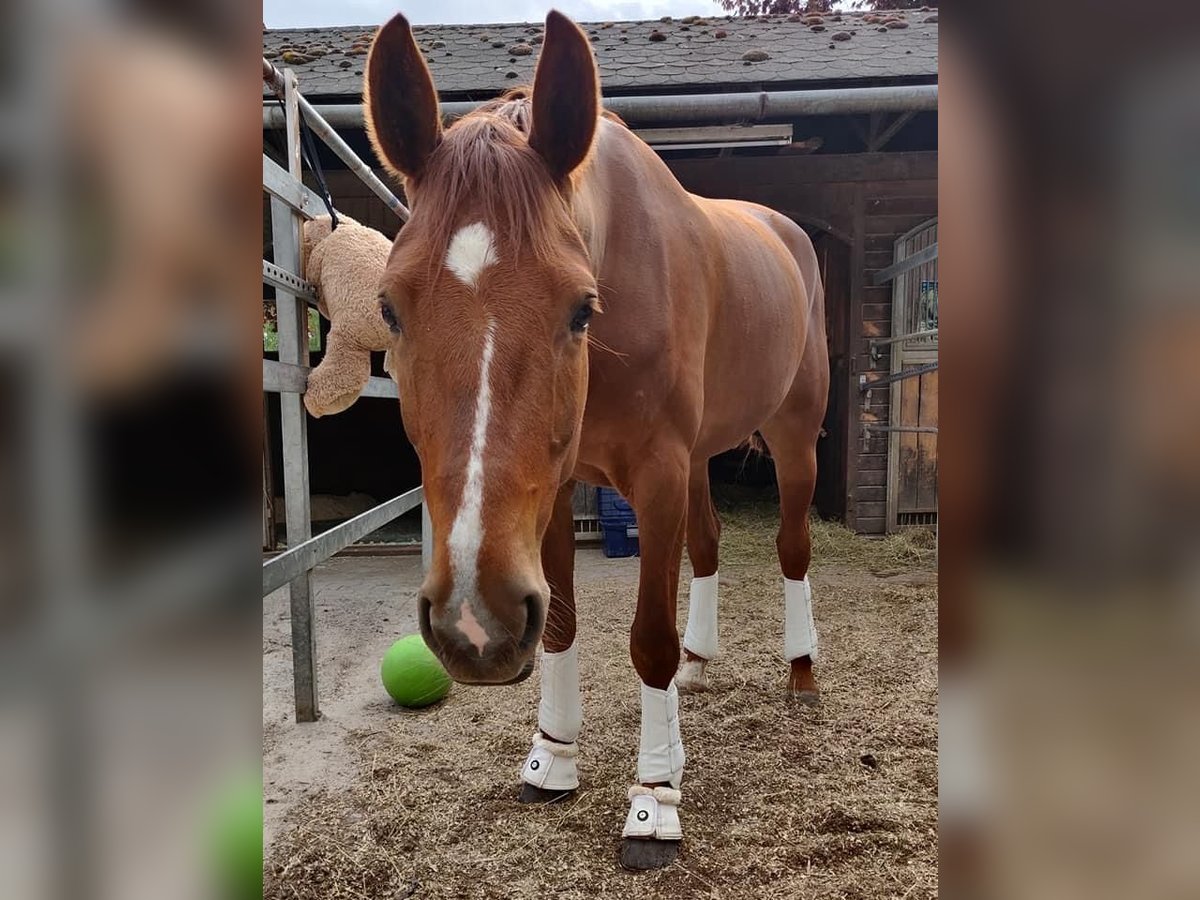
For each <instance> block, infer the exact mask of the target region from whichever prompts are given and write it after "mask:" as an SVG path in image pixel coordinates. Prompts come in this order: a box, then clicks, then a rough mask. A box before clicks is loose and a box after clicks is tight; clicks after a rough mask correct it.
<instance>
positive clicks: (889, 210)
mask: <svg viewBox="0 0 1200 900" xmlns="http://www.w3.org/2000/svg"><path fill="white" fill-rule="evenodd" d="M937 208H938V203H937V197H936V196H925V195H924V194H922V195H920V196H889V197H875V198H872V199H870V200H868V201H867V216H868V218H870V217H875V216H895V215H918V214H919V215H921V217H922V218H921V221H925V219H929V218H932V217H933V216H936V215H937Z"/></svg>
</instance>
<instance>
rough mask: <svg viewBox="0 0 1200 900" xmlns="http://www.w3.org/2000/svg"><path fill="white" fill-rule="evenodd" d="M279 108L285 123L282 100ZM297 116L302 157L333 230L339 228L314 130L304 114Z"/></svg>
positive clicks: (299, 112)
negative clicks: (310, 173)
mask: <svg viewBox="0 0 1200 900" xmlns="http://www.w3.org/2000/svg"><path fill="white" fill-rule="evenodd" d="M276 102H278V103H279V108H280V109H282V110H283V118H284V121H285V122H286V121H287V107H286V106H284V104H283V101H282V100H278V99H277V101H276ZM296 115H297V116H298V117H299V119H300V155H301V156H302V157H303V159H304V162H305V164H306V165H307V166H308V170H309V171H310V172H312V173H313V178H315V179H316V181H317V190H318V191H319V192H320V194H321V199H322V200H324V201H325V208H326V209H327V210H329V223H330V226H331V230H333V229H336V228H337V227H338V214H337V210H336V209H334V208H333V196H332V195H331V194H330V193H329V185H328V184H327V183H326V181H325V170H324V169H322V168H321V158H320V156H318V155H317V145H316V142H315V141H314V140H313V136H312V129H311V128H309V127H308V123H307V122H305V121H304V113H302V112H301V111H300V110H296Z"/></svg>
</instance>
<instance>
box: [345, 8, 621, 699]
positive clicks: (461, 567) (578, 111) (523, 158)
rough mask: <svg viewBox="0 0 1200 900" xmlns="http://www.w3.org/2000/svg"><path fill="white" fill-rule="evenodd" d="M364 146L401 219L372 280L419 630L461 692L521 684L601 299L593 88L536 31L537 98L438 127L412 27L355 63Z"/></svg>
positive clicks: (561, 21) (562, 47)
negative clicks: (587, 242)
mask: <svg viewBox="0 0 1200 900" xmlns="http://www.w3.org/2000/svg"><path fill="white" fill-rule="evenodd" d="M365 98H366V102H365V105H366V108H367V113H368V117H367V124H368V133H369V135H370V137H371V141H372V143H373V144H374V147H375V150H376V153H377V154H378V155H379V158H380V159H381V160H382V161H383V163H384V165H385V166H387V167H388V168H389V169H390V170H391V171H393V172H394V173H396V174H399V175H401V176H403V178H404V180H405V186H406V191H407V194H408V198H409V201H410V203H411V205H412V210H413V212H412V218H411V219H410V220H409V222H408V224H407V225H405V227H404V228H403V229H402V230H401V232H400V235H399V237H398V238H397V239H396V244H395V247H394V248H393V250H392V255H391V258H390V260H389V262H388V266H387V270H386V272H385V274H384V277H383V279H382V282H381V285H380V311H381V315H382V316H383V317H384V320H385V321H386V322H387V323H388V325H389V327H390V328H391V330H392V332H393V339H392V347H391V363H390V366H391V373H392V375H393V377H394V378H395V379H396V382H397V384H398V386H399V391H400V405H401V410H402V413H403V416H404V427H405V430H406V431H407V432H408V435H409V438H410V439H411V441H412V443H413V446H414V447H415V448H416V450H417V454H418V455H419V456H420V458H421V469H422V474H423V481H424V484H425V498H426V503H427V504H428V508H429V514H430V517H431V518H432V520H433V535H434V541H435V544H434V555H433V565H432V567H431V569H430V572H429V574H428V576H427V577H426V579H425V583H424V584H423V585H422V587H421V596H420V599H419V607H420V609H419V615H420V620H421V630H422V632H423V634H424V636H425V639H426V641H427V642H428V643H429V645H430V647H431V648H432V649H433V650H434V652H436V653H437V655H438V656H439V657H440V659H441V660H442V662H443V663H444V664H445V666H446V668H447V669H448V670H449V672H450V674H451V675H453V676H454V677H455V678H456V679H457V680H459V681H467V682H478V683H504V682H509V681H513V680H519V679H520V678H521V677H523V676H524V675H527V674H528V673H529V670H530V667H531V661H532V657H533V653H534V649H535V647H536V645H537V643H538V640H539V639H540V638H541V633H542V626H543V624H544V622H545V619H546V608H547V604H548V603H549V588H548V586H547V584H546V579H545V577H544V575H543V573H542V566H541V543H542V537H543V535H544V534H545V531H546V527H547V525H548V524H549V521H550V514H551V511H552V509H553V505H554V500H555V497H556V495H557V493H558V490H559V487H560V486H561V485H562V484H563V483H564V482H565V481H566V480H567V479H568V478H569V477H570V474H571V472H572V470H573V468H574V465H575V457H576V453H577V449H578V443H579V430H580V423H581V421H582V418H583V407H584V402H585V399H586V395H587V328H588V320H589V319H590V318H591V314H592V312H593V311H594V310H595V308H596V304H597V287H596V281H595V278H594V277H593V275H592V272H591V270H590V267H589V263H588V257H587V253H586V250H585V247H584V242H583V240H582V239H581V237H580V234H579V231H578V229H577V228H576V226H575V224H574V221H573V219H572V216H571V213H570V193H571V184H572V174H573V173H576V172H577V170H579V168H580V167H581V166H582V165H583V164H584V161H585V160H586V158H587V156H588V153H589V150H590V148H591V145H592V139H593V137H594V134H595V130H596V117H597V115H598V113H599V107H600V95H599V83H598V77H597V74H596V67H595V63H594V62H593V59H592V54H591V48H590V47H589V46H588V42H587V38H586V37H584V35H583V33H582V32H581V31H580V30H579V29H578V28H577V27H576V26H575V25H574V24H572V23H571V22H570V20H568V19H567V18H566V17H564V16H562V15H561V14H559V13H556V12H552V13H551V14H550V15H549V16H548V17H547V19H546V33H545V43H544V46H543V49H542V55H541V58H540V59H539V61H538V66H537V73H536V76H535V79H534V87H533V93H532V96H531V97H529V98H527V99H520V100H516V101H513V102H509V103H506V104H494V105H493V106H492V107H491V108H490V109H489V110H484V111H480V112H476V113H474V114H472V115H470V116H468V117H466V118H464V119H462V120H460V121H459V122H457V123H455V124H454V125H453V126H452V127H450V128H449V129H447V130H446V131H443V130H442V126H441V116H440V114H439V111H438V103H437V94H436V92H435V91H434V86H433V80H432V79H431V77H430V74H429V70H428V68H427V67H426V65H425V60H424V57H423V56H422V54H421V51H420V50H419V49H418V47H417V45H416V42H415V41H414V39H413V34H412V29H411V28H410V27H409V24H408V22H407V21H406V20H405V19H404V18H403V17H402V16H396V17H395V18H394V19H392V20H391V21H390V22H389V23H388V24H387V25H385V26H383V28H382V29H381V30H380V31H379V34H378V35H377V36H376V38H375V43H374V45H373V46H372V48H371V55H370V58H369V59H368V61H367V72H366V88H365Z"/></svg>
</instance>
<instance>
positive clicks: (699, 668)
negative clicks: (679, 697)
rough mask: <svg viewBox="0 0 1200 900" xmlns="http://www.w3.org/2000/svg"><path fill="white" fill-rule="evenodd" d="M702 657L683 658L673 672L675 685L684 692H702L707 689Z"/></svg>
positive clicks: (705, 663)
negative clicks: (676, 669) (681, 663)
mask: <svg viewBox="0 0 1200 900" xmlns="http://www.w3.org/2000/svg"><path fill="white" fill-rule="evenodd" d="M706 665H708V663H707V662H706V661H705V660H703V659H685V660H684V661H683V665H681V666H680V667H679V671H678V672H676V673H675V687H676V688H677V689H679V690H680V691H682V692H683V693H685V694H702V693H704V692H705V691H707V690H708V676H707V675H706V674H705V672H704V667H705V666H706Z"/></svg>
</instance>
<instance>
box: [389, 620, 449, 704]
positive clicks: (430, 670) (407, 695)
mask: <svg viewBox="0 0 1200 900" xmlns="http://www.w3.org/2000/svg"><path fill="white" fill-rule="evenodd" d="M379 675H380V677H381V678H382V679H383V686H384V687H385V688H386V689H387V692H388V693H389V694H391V695H392V699H393V700H395V701H396V702H397V703H399V704H400V705H401V706H407V707H410V708H413V709H415V708H417V707H421V706H428V705H429V704H431V703H437V702H438V701H439V700H441V699H442V698H443V697H445V696H446V694H448V693H449V692H450V675H449V674H448V673H447V672H446V670H445V669H444V668H442V664H441V663H440V662H438V658H437V657H436V656H434V655H433V651H432V650H430V649H429V648H428V647H426V646H425V641H424V639H423V638H422V637H421V636H420V635H419V634H410V635H408V636H407V637H402V638H400V640H398V641H396V643H394V644H392V646H391V647H390V648H389V649H388V652H387V653H385V654H384V655H383V663H382V664H381V665H380V667H379Z"/></svg>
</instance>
